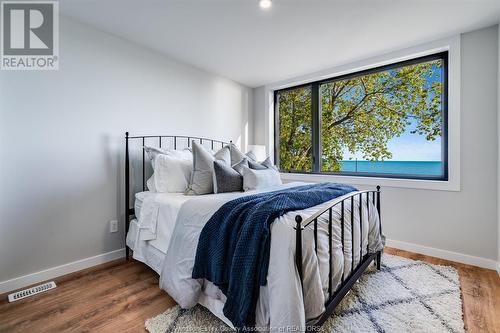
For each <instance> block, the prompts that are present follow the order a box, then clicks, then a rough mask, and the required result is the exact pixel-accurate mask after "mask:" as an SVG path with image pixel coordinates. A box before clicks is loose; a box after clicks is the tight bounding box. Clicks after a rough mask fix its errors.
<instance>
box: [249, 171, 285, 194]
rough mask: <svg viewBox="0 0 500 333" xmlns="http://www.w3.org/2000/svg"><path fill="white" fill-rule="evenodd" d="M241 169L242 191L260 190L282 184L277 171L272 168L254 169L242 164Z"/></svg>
mask: <svg viewBox="0 0 500 333" xmlns="http://www.w3.org/2000/svg"><path fill="white" fill-rule="evenodd" d="M242 171H243V172H242V175H243V190H244V191H252V190H262V189H266V188H269V187H273V186H277V185H281V184H282V183H281V177H280V174H279V172H277V171H276V170H274V169H265V170H254V169H250V168H249V167H246V166H243V167H242Z"/></svg>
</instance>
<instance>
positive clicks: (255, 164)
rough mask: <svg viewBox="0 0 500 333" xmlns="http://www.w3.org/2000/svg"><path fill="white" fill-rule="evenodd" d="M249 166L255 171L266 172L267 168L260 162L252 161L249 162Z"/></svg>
mask: <svg viewBox="0 0 500 333" xmlns="http://www.w3.org/2000/svg"><path fill="white" fill-rule="evenodd" d="M248 166H249V167H250V169H254V170H266V169H267V167H266V166H264V165H262V164H260V163H258V162H254V161H250V160H248Z"/></svg>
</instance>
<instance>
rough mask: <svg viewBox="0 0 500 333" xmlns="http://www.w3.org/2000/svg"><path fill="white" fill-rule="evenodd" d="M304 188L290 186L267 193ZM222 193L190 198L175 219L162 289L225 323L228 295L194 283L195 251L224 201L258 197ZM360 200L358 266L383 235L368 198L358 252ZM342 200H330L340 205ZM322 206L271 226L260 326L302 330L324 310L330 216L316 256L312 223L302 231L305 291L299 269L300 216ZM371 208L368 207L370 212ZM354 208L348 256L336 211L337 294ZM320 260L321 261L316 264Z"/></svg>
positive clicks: (346, 266)
mask: <svg viewBox="0 0 500 333" xmlns="http://www.w3.org/2000/svg"><path fill="white" fill-rule="evenodd" d="M298 185H304V183H289V184H284V185H281V186H279V187H275V188H271V189H268V191H271V190H276V189H278V188H286V187H293V186H298ZM254 193H256V192H255V191H252V192H245V193H239V192H238V193H223V194H215V195H203V196H195V197H190V198H189V200H187V201H185V202H184V203H183V204H182V206H181V208H180V210H179V212H178V215H177V220H176V223H175V228H174V230H173V233H172V235H171V237H170V244H169V246H168V250H167V252H166V256H165V260H164V262H163V267H162V271H161V274H160V287H161V288H162V289H164V290H165V291H167V293H168V294H169V295H170V296H171V297H173V298H174V299H175V301H176V302H177V303H178V304H179V305H180V306H181V307H182V308H191V307H193V306H194V305H196V304H197V303H200V304H202V305H204V306H206V307H207V308H208V309H209V310H210V311H212V312H213V313H214V314H215V315H217V316H218V317H219V318H221V319H222V320H224V321H225V322H226V323H227V324H229V325H231V323H230V322H229V321H228V320H227V318H225V317H224V315H223V313H222V308H223V306H224V302H225V296H224V295H223V294H222V292H221V291H220V290H219V289H218V288H217V287H216V286H214V285H213V284H211V283H210V282H208V281H205V280H203V279H197V280H195V279H192V278H191V273H192V269H193V266H194V259H195V255H196V248H197V244H198V239H199V236H200V233H201V231H202V229H203V226H204V225H205V223H206V222H207V221H208V220H209V219H210V217H211V216H212V214H213V213H215V212H216V211H217V210H218V209H219V208H220V207H221V206H222V205H223V204H224V203H226V202H227V201H229V200H232V199H235V198H237V197H240V196H244V195H249V194H254ZM358 197H359V196H356V199H355V201H354V209H355V211H354V244H355V246H354V264H355V265H356V264H357V263H359V260H360V255H365V254H366V253H367V251H369V252H370V253H374V252H376V251H379V250H381V249H382V248H383V244H382V237H381V235H380V234H379V218H378V214H377V213H376V209H375V207H374V206H373V205H372V203H371V202H369V204H368V205H367V202H366V195H363V199H362V201H363V202H362V214H363V216H362V217H363V218H362V223H363V225H362V228H361V229H362V235H361V237H362V239H363V242H362V243H363V245H362V249H361V251H362V254H360V248H359V237H360V220H359V204H358ZM342 198H343V197H339V198H336V199H334V200H332V201H330V202H334V201H340V200H341V199H342ZM330 202H327V203H324V204H321V205H318V206H315V207H311V208H309V209H305V210H302V211H297V212H289V213H287V214H285V215H283V216H281V217H280V218H277V219H276V220H275V221H274V223H273V224H272V225H271V252H270V260H269V270H268V277H267V285H266V286H263V287H261V289H260V295H259V300H258V303H257V309H256V327H257V328H261V329H270V330H271V331H283V330H284V329H285V328H286V327H292V329H294V330H296V329H298V328H302V329H303V328H304V327H305V324H306V322H307V321H309V320H312V319H314V318H317V317H318V316H320V315H321V313H322V312H323V311H324V303H325V300H326V299H327V297H328V295H327V293H328V269H329V266H328V233H327V231H328V229H327V228H328V214H323V215H322V216H321V217H320V218H319V219H318V255H317V256H316V254H315V251H314V237H313V229H312V228H313V227H312V224H311V225H310V226H309V227H308V228H306V229H305V230H304V231H303V243H302V248H303V288H302V285H301V282H300V279H299V275H298V272H297V269H296V265H295V230H294V226H295V216H296V215H297V214H300V215H301V216H302V218H303V219H304V220H305V219H307V218H308V217H309V216H310V215H312V214H313V213H314V212H316V211H317V210H318V209H320V208H321V207H322V206H325V205H327V204H328V203H330ZM367 206H369V208H367ZM350 212H351V204H350V200H347V202H346V204H345V221H344V228H345V238H344V253H343V254H342V245H341V226H340V204H339V205H337V206H336V208H335V209H334V211H333V214H332V215H333V237H332V248H333V255H332V262H331V264H332V265H333V272H334V274H333V276H332V287H333V290H335V288H336V287H337V286H338V285H339V284H340V283H341V279H342V275H344V276H345V277H347V276H348V274H349V272H350V270H351V262H352V260H353V258H352V255H351V253H352V247H351V234H352V232H351V218H350V216H351V213H350ZM318 258H319V261H318Z"/></svg>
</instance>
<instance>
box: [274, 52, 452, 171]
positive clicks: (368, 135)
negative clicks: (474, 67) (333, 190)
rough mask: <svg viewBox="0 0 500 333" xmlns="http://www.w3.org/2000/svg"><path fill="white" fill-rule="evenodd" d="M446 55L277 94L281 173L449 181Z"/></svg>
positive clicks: (346, 76) (291, 88)
mask: <svg viewBox="0 0 500 333" xmlns="http://www.w3.org/2000/svg"><path fill="white" fill-rule="evenodd" d="M447 62H448V53H447V52H443V53H439V54H434V55H430V56H426V57H421V58H418V59H412V60H408V61H404V62H399V63H394V64H391V65H387V66H383V67H378V68H373V69H370V70H366V71H361V72H356V73H352V74H348V75H343V76H339V77H333V78H330V79H326V80H322V81H317V82H312V83H308V84H305V85H301V86H296V87H290V88H286V89H282V90H277V91H275V92H274V103H275V104H274V114H275V152H276V156H275V160H276V164H277V165H278V166H279V168H280V170H281V171H282V172H299V173H327V174H343V175H359V176H376V177H377V176H378V177H392V178H417V179H434V180H447V179H448V163H447V131H446V129H447V98H446V95H447V94H446V92H447Z"/></svg>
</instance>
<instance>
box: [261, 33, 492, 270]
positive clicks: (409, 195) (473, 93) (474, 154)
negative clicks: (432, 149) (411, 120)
mask: <svg viewBox="0 0 500 333" xmlns="http://www.w3.org/2000/svg"><path fill="white" fill-rule="evenodd" d="M497 30H498V29H497V26H493V27H490V28H487V29H482V30H478V31H473V32H470V33H466V34H463V35H462V36H461V124H462V125H461V142H460V146H461V158H460V166H461V190H460V191H459V192H450V191H433V190H417V189H409V188H395V187H383V207H382V214H383V216H382V218H383V226H384V233H385V234H386V236H387V238H389V239H392V240H397V241H399V243H396V244H397V245H399V246H401V247H403V246H406V247H411V248H412V249H413V250H416V251H418V250H422V249H424V248H425V249H429V248H434V249H438V251H434V250H433V251H431V252H432V253H434V254H438V255H443V256H447V257H448V258H450V259H455V260H464V261H468V262H471V263H477V264H480V265H483V266H488V267H494V265H495V262H496V260H497V255H498V256H500V255H499V254H498V249H497V247H498V238H499V237H500V236H499V232H498V228H499V226H498V186H497V179H498V174H499V171H498V163H499V162H498V158H497V157H498V147H499V143H498V126H497V124H498V122H497V117H498V114H497V106H498V99H497V94H498V74H497V73H498V70H497V68H498V32H497ZM261 90H263V87H260V88H256V89H254V98H255V100H254V105H255V107H256V109H255V111H254V113H255V114H254V119H253V122H252V123H253V126H254V127H257V126H262V124H263V123H264V122H265V121H266V115H265V110H264V107H262V105H263V104H262V102H261V100H260V98H265V96H264V94H263V93H262V94H261V93H260V92H261ZM261 95H262V97H261ZM254 133H256V135H257V133H260V129H257V128H254ZM258 135H261V134H258ZM262 140H264V139H262ZM401 242H403V243H401ZM396 244H395V243H393V245H396ZM412 245H416V246H412ZM447 251H451V252H453V253H450V252H447ZM457 254H458V256H457ZM462 254H463V255H462ZM468 256H472V257H468Z"/></svg>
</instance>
